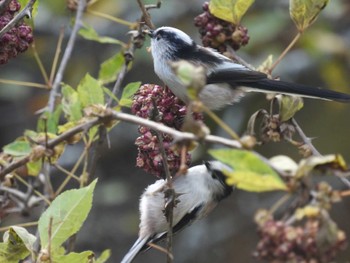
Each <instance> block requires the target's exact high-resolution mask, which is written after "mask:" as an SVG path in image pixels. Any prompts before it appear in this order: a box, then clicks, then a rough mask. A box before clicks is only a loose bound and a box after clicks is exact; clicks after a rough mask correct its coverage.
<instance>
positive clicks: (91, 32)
mask: <svg viewBox="0 0 350 263" xmlns="http://www.w3.org/2000/svg"><path fill="white" fill-rule="evenodd" d="M79 35H80V36H82V37H83V38H85V39H87V40H92V41H96V42H99V43H101V44H116V45H121V46H125V43H123V42H122V41H120V40H118V39H115V38H111V37H102V36H99V35H98V33H97V32H96V31H95V29H94V28H93V27H91V26H89V25H84V27H82V28H81V29H80V30H79Z"/></svg>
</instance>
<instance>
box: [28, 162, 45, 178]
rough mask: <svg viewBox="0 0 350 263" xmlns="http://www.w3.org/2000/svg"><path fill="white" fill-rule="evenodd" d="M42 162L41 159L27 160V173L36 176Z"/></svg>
mask: <svg viewBox="0 0 350 263" xmlns="http://www.w3.org/2000/svg"><path fill="white" fill-rule="evenodd" d="M42 164H43V162H42V160H38V161H35V162H28V163H27V164H26V166H27V169H28V174H29V175H32V176H37V175H38V174H39V173H40V171H41V167H42Z"/></svg>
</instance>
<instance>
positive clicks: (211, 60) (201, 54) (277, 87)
mask: <svg viewBox="0 0 350 263" xmlns="http://www.w3.org/2000/svg"><path fill="white" fill-rule="evenodd" d="M146 32H147V33H148V34H149V35H150V37H151V51H152V56H153V63H154V70H155V72H156V74H157V75H158V77H159V78H160V79H161V80H162V81H163V82H164V83H165V84H166V85H167V86H168V87H169V88H170V89H171V90H172V91H173V93H174V94H175V95H176V96H177V97H178V98H180V99H181V100H183V101H184V102H185V103H188V102H189V98H188V96H187V91H186V87H185V86H184V85H183V83H182V82H181V81H180V79H179V78H178V77H177V76H176V74H175V73H174V71H173V69H172V62H176V61H180V60H185V61H187V62H190V63H193V64H194V65H200V66H203V67H204V68H205V69H206V72H207V76H206V77H207V85H205V87H204V88H203V90H202V91H201V92H200V94H199V98H200V99H201V101H202V102H203V103H204V104H205V105H206V106H207V107H209V108H211V109H219V108H222V107H223V106H225V105H227V104H232V103H233V102H235V101H237V100H239V98H240V97H242V95H244V93H245V92H249V91H255V92H264V93H282V94H289V95H298V96H302V97H310V98H317V99H324V100H334V101H338V102H346V103H350V95H349V94H345V93H340V92H336V91H332V90H327V89H321V88H315V87H311V86H307V85H302V84H296V83H290V82H285V81H279V80H273V79H269V78H268V77H267V75H266V74H264V73H261V72H258V71H254V70H251V69H248V68H247V67H245V66H243V65H241V64H238V63H236V62H234V61H232V60H230V59H228V58H227V57H225V56H223V55H221V54H219V53H217V52H215V51H214V50H213V49H210V48H204V47H202V46H199V45H197V44H196V43H195V42H194V41H193V40H192V38H191V37H189V36H188V35H187V34H186V33H184V32H183V31H181V30H179V29H176V28H173V27H160V28H158V29H156V30H148V31H146Z"/></svg>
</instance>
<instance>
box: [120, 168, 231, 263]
mask: <svg viewBox="0 0 350 263" xmlns="http://www.w3.org/2000/svg"><path fill="white" fill-rule="evenodd" d="M232 171H233V169H232V168H231V167H230V166H227V165H226V164H224V163H222V162H219V161H206V162H204V164H201V165H196V166H193V167H191V168H189V169H188V171H187V173H186V174H184V175H177V176H174V177H172V181H171V184H172V188H173V189H174V191H175V195H176V196H177V200H176V205H175V207H174V208H173V228H172V229H173V233H177V232H179V231H180V230H182V229H183V228H184V227H186V226H188V225H190V224H192V223H193V222H195V221H197V220H199V219H202V218H203V217H205V216H206V215H208V214H209V213H210V212H211V211H212V210H213V209H214V208H215V207H216V206H217V204H218V203H219V202H220V201H221V200H222V199H224V198H226V197H227V196H229V195H230V194H231V192H232V191H233V187H232V186H229V185H227V184H226V180H225V172H232ZM167 185H168V182H167V181H166V180H164V179H160V180H157V181H156V182H155V183H154V184H152V185H149V186H148V187H147V188H146V189H145V191H144V193H143V194H142V196H141V198H140V204H139V210H140V225H139V237H138V239H137V240H136V242H135V243H134V245H133V246H132V247H131V248H130V250H129V251H128V252H127V254H126V255H125V256H124V258H123V259H122V261H121V263H130V262H132V261H133V259H134V258H135V257H136V255H138V254H139V253H140V252H142V251H146V250H148V249H149V248H150V246H149V243H157V242H159V241H161V240H163V239H165V238H166V236H167V231H168V222H167V219H166V217H165V215H164V204H165V199H164V198H165V196H164V191H165V190H166V189H168V188H167Z"/></svg>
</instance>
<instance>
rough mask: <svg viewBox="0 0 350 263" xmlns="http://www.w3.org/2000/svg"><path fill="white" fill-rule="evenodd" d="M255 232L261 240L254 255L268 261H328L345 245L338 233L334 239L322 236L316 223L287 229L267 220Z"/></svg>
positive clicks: (343, 237)
mask: <svg viewBox="0 0 350 263" xmlns="http://www.w3.org/2000/svg"><path fill="white" fill-rule="evenodd" d="M258 232H259V235H260V241H259V243H258V245H257V247H256V251H255V253H254V256H255V257H257V258H259V259H260V260H264V261H268V262H272V261H273V262H305V263H308V262H314V263H317V262H331V261H332V260H333V259H334V258H335V256H336V255H337V253H338V252H339V251H340V250H343V249H344V248H345V246H346V236H345V234H344V232H343V231H341V230H337V232H336V233H335V237H334V240H330V239H329V238H328V239H327V237H325V236H321V234H320V233H321V232H322V230H321V223H320V221H318V220H308V221H306V223H305V225H303V226H289V225H286V224H285V223H284V222H282V221H275V220H273V219H269V220H267V221H266V222H265V223H263V224H262V225H261V226H260V227H259V229H258Z"/></svg>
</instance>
